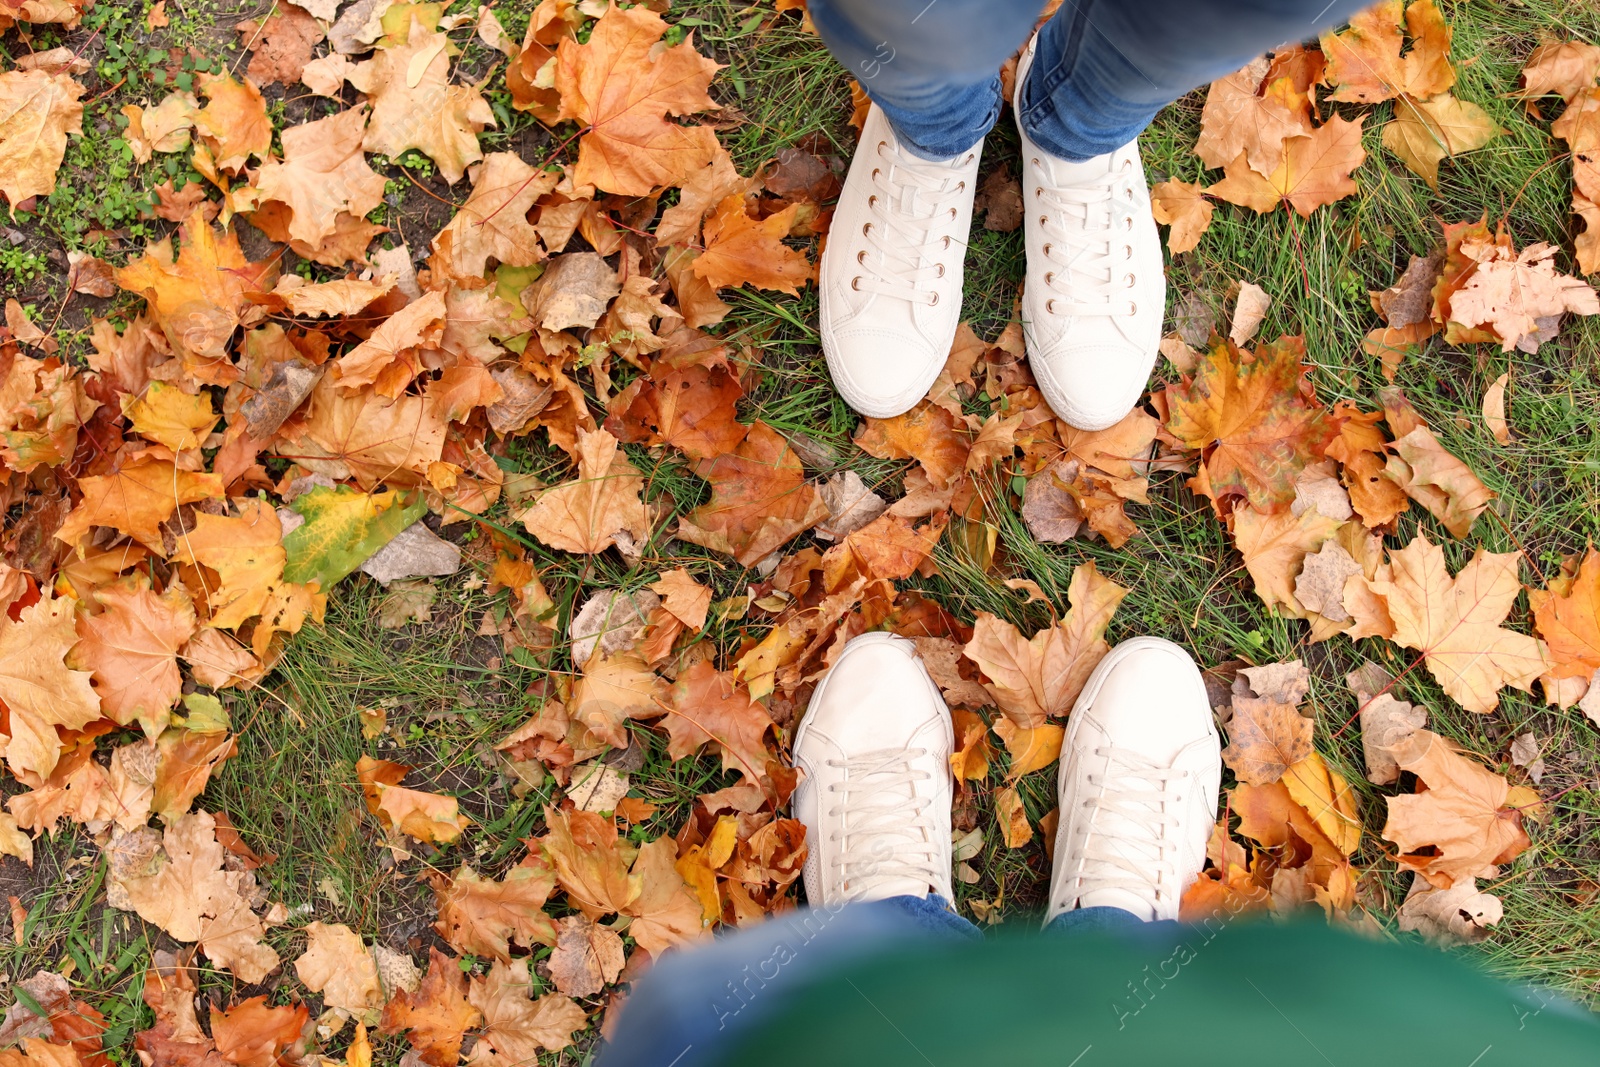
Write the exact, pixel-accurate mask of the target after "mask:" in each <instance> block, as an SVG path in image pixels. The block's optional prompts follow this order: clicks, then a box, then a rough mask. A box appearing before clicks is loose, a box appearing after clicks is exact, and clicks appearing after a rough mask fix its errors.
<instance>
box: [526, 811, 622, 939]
mask: <svg viewBox="0 0 1600 1067" xmlns="http://www.w3.org/2000/svg"><path fill="white" fill-rule="evenodd" d="M545 827H546V830H545V836H544V837H541V838H540V839H539V842H538V843H539V845H540V846H541V847H543V849H544V850H545V854H546V855H547V856H549V857H550V863H551V865H552V866H553V867H554V868H555V871H556V880H557V881H559V882H560V883H561V888H563V889H565V890H566V891H567V898H568V899H569V900H570V901H571V902H572V903H573V904H575V905H576V906H577V907H578V909H579V910H580V911H582V912H583V913H584V914H585V915H587V916H589V917H590V918H591V919H598V918H602V917H604V916H606V915H609V914H611V913H612V912H617V911H623V910H625V909H627V908H628V907H629V906H630V905H632V904H634V903H635V901H637V900H638V899H639V896H640V893H641V892H642V891H643V888H644V877H643V874H644V872H642V871H641V872H638V873H632V872H630V871H629V869H628V868H629V864H630V863H631V862H632V861H633V859H634V855H633V853H634V846H633V845H631V844H630V843H628V842H626V841H619V840H618V839H617V828H616V825H615V824H614V823H613V822H612V821H611V820H610V819H606V818H603V817H601V816H599V815H596V814H595V813H593V812H589V811H569V812H560V811H557V810H555V809H553V808H546V809H545Z"/></svg>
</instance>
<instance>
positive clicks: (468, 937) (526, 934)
mask: <svg viewBox="0 0 1600 1067" xmlns="http://www.w3.org/2000/svg"><path fill="white" fill-rule="evenodd" d="M555 885H556V880H555V873H554V872H553V871H552V870H551V869H550V867H549V865H548V864H546V863H544V862H543V861H542V858H541V857H537V855H532V856H530V857H529V860H528V861H526V862H524V863H522V864H519V865H518V866H516V867H513V868H511V869H510V870H509V871H507V872H506V873H505V877H503V878H501V879H500V880H499V881H491V880H489V879H486V878H482V877H480V876H479V875H478V873H477V872H476V871H474V870H473V869H472V868H471V867H462V868H461V869H460V870H459V871H457V872H456V873H455V874H454V875H452V876H444V875H439V876H436V878H435V880H434V883H433V889H434V893H435V894H436V895H437V897H438V901H439V921H438V922H437V923H435V924H434V929H435V930H437V931H438V932H439V936H440V937H442V938H444V939H445V940H446V941H447V942H449V944H450V947H451V948H453V949H455V950H456V951H457V952H461V953H464V954H466V955H470V956H489V957H493V958H494V959H498V960H505V961H508V962H509V961H510V959H511V943H512V942H513V941H515V942H516V943H517V944H519V945H521V946H522V947H523V948H532V947H533V946H534V945H536V944H539V945H553V944H554V943H555V939H556V928H555V925H554V923H552V922H551V920H550V917H549V916H548V915H546V914H545V913H544V905H545V901H546V900H548V899H549V897H550V893H551V891H552V890H554V889H555Z"/></svg>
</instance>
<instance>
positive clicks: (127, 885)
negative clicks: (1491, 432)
mask: <svg viewBox="0 0 1600 1067" xmlns="http://www.w3.org/2000/svg"><path fill="white" fill-rule="evenodd" d="M141 835H148V838H147V846H146V848H145V849H143V850H140V849H135V848H134V847H132V844H131V842H132V840H133V839H134V838H137V837H139V836H141ZM109 853H110V856H111V872H110V874H109V875H108V876H107V877H108V885H109V887H110V889H109V891H108V893H109V896H110V898H111V900H112V903H113V905H114V906H116V907H120V908H122V909H123V910H127V911H136V912H138V913H139V916H140V918H142V919H144V920H146V921H147V922H151V923H154V924H155V925H157V926H159V927H161V928H162V929H163V930H165V931H166V932H167V933H169V934H171V935H172V936H173V937H175V938H177V939H178V940H179V941H198V942H199V943H200V947H201V949H202V950H203V951H204V952H205V954H206V957H207V958H208V959H210V960H211V962H212V963H214V964H216V965H217V966H219V967H226V968H228V969H229V970H231V971H233V973H234V974H235V975H237V976H238V977H239V979H240V980H241V981H243V982H259V981H261V980H262V979H263V978H265V977H266V975H267V972H269V971H271V970H272V969H273V968H274V967H276V966H277V965H278V954H277V953H276V952H274V951H273V950H272V948H271V947H270V946H268V945H266V944H264V943H262V940H261V939H262V938H263V937H264V936H265V934H266V927H265V926H264V925H263V924H262V922H261V920H260V919H259V918H258V917H257V916H256V915H255V914H254V913H253V912H252V911H251V910H250V900H251V898H252V897H253V896H254V895H255V877H254V876H253V875H252V874H250V872H248V871H230V870H225V869H223V849H222V846H221V845H220V844H218V843H217V839H216V821H215V820H214V819H213V818H212V817H211V815H210V814H208V813H207V812H204V811H195V812H190V813H189V814H187V815H183V816H181V817H180V818H178V819H176V820H175V821H173V822H172V823H171V824H169V825H168V826H167V828H166V831H165V834H164V835H163V836H162V837H161V838H160V839H159V840H157V839H155V832H154V831H153V830H151V831H139V832H138V833H136V834H130V835H125V836H120V837H114V838H113V840H112V844H111V845H110V846H109Z"/></svg>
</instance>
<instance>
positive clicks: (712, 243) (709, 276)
mask: <svg viewBox="0 0 1600 1067" xmlns="http://www.w3.org/2000/svg"><path fill="white" fill-rule="evenodd" d="M801 206H802V205H800V204H790V205H789V206H788V207H786V208H784V209H783V210H782V211H779V212H776V213H775V214H772V215H768V216H767V217H766V218H765V219H762V220H760V221H759V222H758V221H757V220H755V219H753V218H751V217H750V215H749V213H748V211H747V210H746V208H745V199H744V197H743V196H739V195H737V194H736V195H734V196H730V197H728V198H727V199H725V200H723V201H722V203H720V204H718V205H717V210H716V211H715V212H714V213H712V216H711V217H710V218H709V219H707V220H706V224H705V245H706V247H705V251H704V252H703V253H701V254H700V255H699V256H697V257H695V260H694V262H693V263H692V264H691V266H690V269H691V270H693V271H694V273H695V275H696V276H697V277H699V278H701V279H703V280H704V281H705V282H706V284H707V285H710V286H711V287H712V288H713V289H732V288H737V287H739V286H741V285H751V286H754V287H755V288H757V289H772V290H775V291H777V292H780V293H788V294H789V295H790V296H796V295H798V294H799V292H800V286H802V285H804V284H805V283H807V282H809V281H812V280H813V279H814V278H815V276H816V272H815V270H814V269H813V267H812V265H811V261H810V260H809V259H808V258H807V257H806V254H805V253H804V252H801V251H798V250H796V249H793V248H790V247H789V246H788V245H785V244H784V243H783V239H784V238H785V237H787V236H788V235H789V230H790V228H791V227H792V226H793V225H794V219H795V216H796V215H797V214H798V213H799V211H800V208H801Z"/></svg>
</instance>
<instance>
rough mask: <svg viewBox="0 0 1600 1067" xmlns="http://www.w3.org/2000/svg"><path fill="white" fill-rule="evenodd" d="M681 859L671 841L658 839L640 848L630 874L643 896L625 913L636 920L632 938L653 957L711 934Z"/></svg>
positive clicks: (640, 894)
mask: <svg viewBox="0 0 1600 1067" xmlns="http://www.w3.org/2000/svg"><path fill="white" fill-rule="evenodd" d="M677 855H678V850H677V846H676V845H675V844H673V842H672V839H671V838H667V837H658V838H656V839H655V840H654V841H646V842H645V843H644V844H643V845H640V846H639V854H638V856H637V857H635V858H634V861H633V867H632V869H631V870H630V871H629V875H630V877H632V878H635V879H637V880H638V884H639V894H638V896H637V897H635V898H634V899H633V901H632V902H631V903H629V904H628V905H627V906H625V907H624V908H623V909H622V910H623V912H624V913H625V914H627V915H629V916H631V917H632V918H633V921H632V922H631V923H629V924H628V934H629V936H630V937H632V938H633V939H634V940H635V941H637V942H638V944H639V947H640V948H642V949H644V950H645V951H646V952H648V953H650V954H651V955H652V956H657V955H660V954H661V953H662V952H664V951H666V950H667V949H669V948H671V947H673V946H675V945H682V944H687V943H689V942H691V941H694V940H696V939H697V938H700V937H702V936H705V935H706V933H707V931H706V928H705V922H704V919H703V916H702V910H701V907H700V901H699V900H698V898H697V897H696V896H695V894H694V892H693V891H692V890H691V889H690V888H689V886H688V884H687V883H686V882H684V880H683V876H682V875H681V874H679V873H678V869H677V866H676V861H677Z"/></svg>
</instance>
